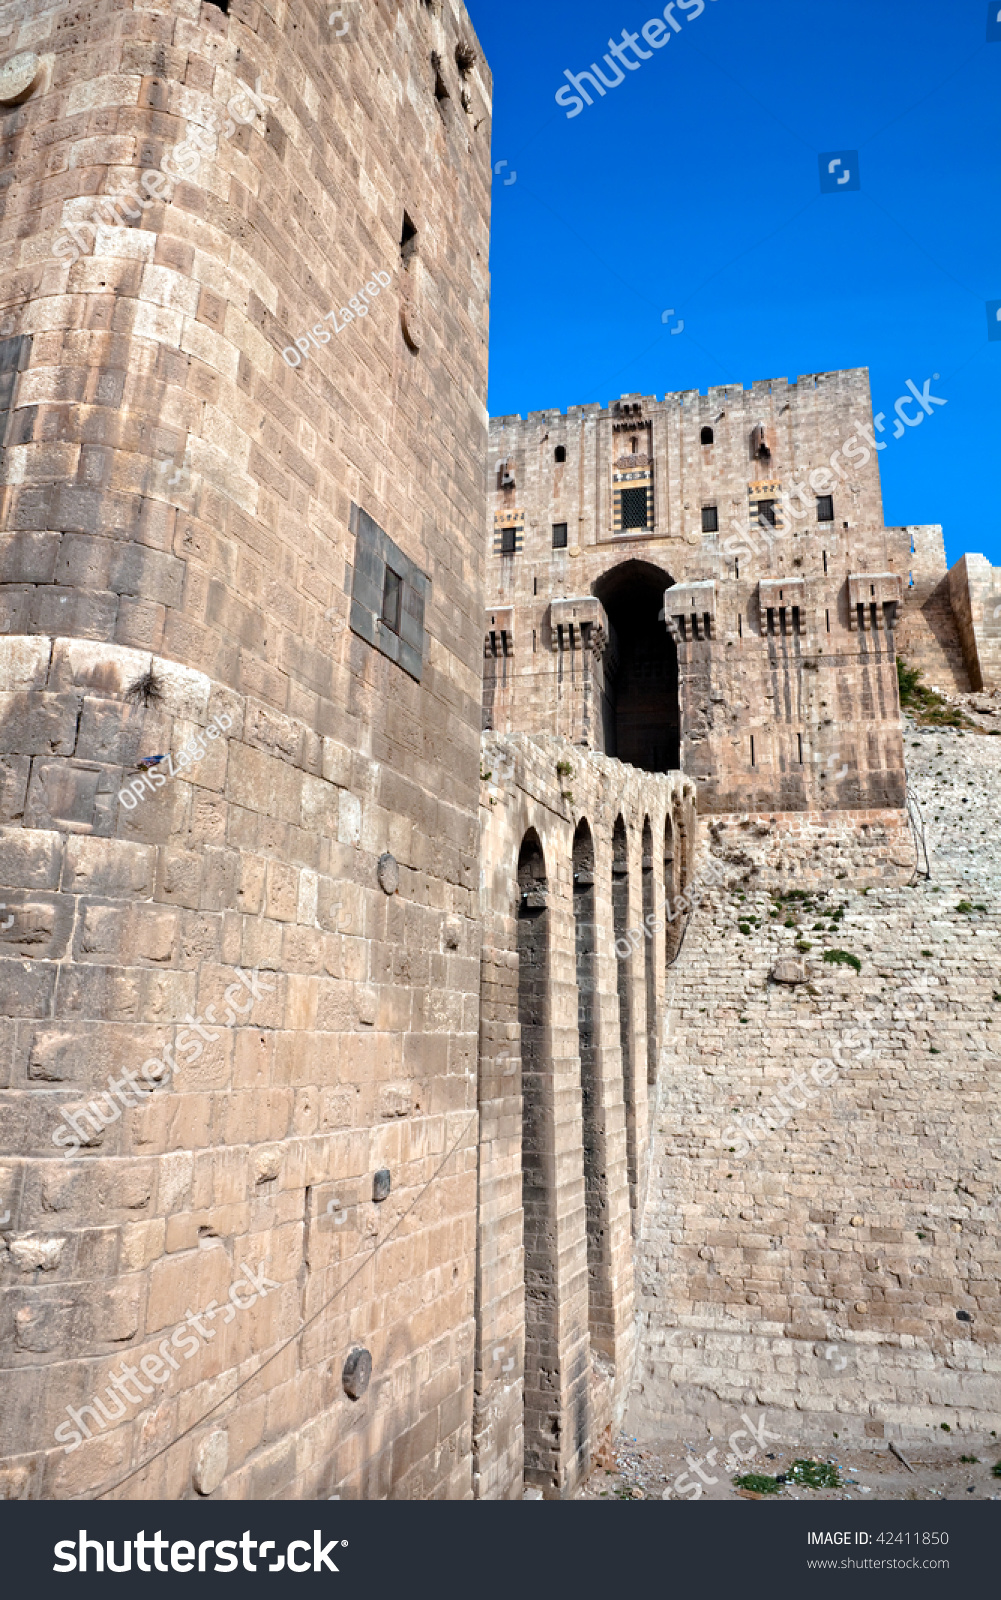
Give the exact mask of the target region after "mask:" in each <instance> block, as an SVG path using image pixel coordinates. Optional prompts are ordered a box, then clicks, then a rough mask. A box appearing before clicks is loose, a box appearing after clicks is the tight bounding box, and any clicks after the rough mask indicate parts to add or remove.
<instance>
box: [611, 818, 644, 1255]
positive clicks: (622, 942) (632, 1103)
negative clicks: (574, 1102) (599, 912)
mask: <svg viewBox="0 0 1001 1600" xmlns="http://www.w3.org/2000/svg"><path fill="white" fill-rule="evenodd" d="M612 925H613V926H612V931H613V932H614V934H615V954H616V962H615V967H616V989H617V994H618V1002H619V1043H620V1045H621V1047H622V1098H623V1100H624V1101H625V1107H626V1167H627V1169H628V1173H629V1214H630V1223H631V1226H632V1231H633V1234H634V1235H635V1233H636V1223H637V1211H636V1207H637V1205H638V1201H639V1162H638V1148H637V1139H636V1083H635V1064H634V1061H633V1008H632V976H633V974H632V941H631V940H630V938H629V937H628V935H629V928H630V904H629V841H628V838H627V835H626V825H625V823H624V822H623V820H622V818H621V816H620V817H617V818H616V821H615V828H614V831H613V833H612ZM623 950H624V951H625V952H626V953H625V954H624V955H623V956H622V959H619V956H620V953H621V952H622V951H623Z"/></svg>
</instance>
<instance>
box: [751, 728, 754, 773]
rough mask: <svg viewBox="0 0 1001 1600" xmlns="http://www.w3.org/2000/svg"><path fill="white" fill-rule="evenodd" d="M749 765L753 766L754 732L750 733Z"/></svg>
mask: <svg viewBox="0 0 1001 1600" xmlns="http://www.w3.org/2000/svg"><path fill="white" fill-rule="evenodd" d="M751 766H752V767H753V766H754V734H753V733H752V734H751Z"/></svg>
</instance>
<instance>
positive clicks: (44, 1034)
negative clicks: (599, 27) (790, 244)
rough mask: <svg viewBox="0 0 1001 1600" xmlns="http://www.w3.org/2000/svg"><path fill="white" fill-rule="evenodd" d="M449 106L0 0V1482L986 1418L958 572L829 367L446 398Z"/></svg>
mask: <svg viewBox="0 0 1001 1600" xmlns="http://www.w3.org/2000/svg"><path fill="white" fill-rule="evenodd" d="M356 10H357V11H358V12H359V15H358V16H355V11H356ZM335 15H339V13H336V14H335ZM491 96H492V85H491V79H490V74H489V70H488V67H487V64H486V63H485V62H484V60H483V55H482V51H481V49H480V47H479V44H478V42H477V39H476V36H475V33H474V30H473V29H472V27H471V25H470V21H469V18H468V15H467V14H466V12H465V10H464V8H463V6H462V5H461V4H459V3H458V0H378V3H376V0H372V4H371V5H366V7H365V8H364V14H362V8H351V14H350V18H349V19H348V28H347V32H346V33H342V32H341V31H340V30H339V29H334V28H332V27H331V24H330V21H329V0H325V3H324V4H320V3H319V0H229V4H228V5H226V4H223V3H221V0H163V3H160V4H150V3H145V0H144V3H143V4H142V5H139V4H138V3H130V0H90V3H87V4H83V5H73V6H71V5H69V4H66V3H64V0H52V3H46V4H45V5H42V4H31V5H25V4H24V0H0V123H2V130H0V131H2V140H3V166H2V174H3V176H2V180H0V185H2V186H0V196H2V214H0V610H2V616H0V719H2V720H0V1040H2V1054H0V1240H2V1244H3V1248H2V1250H0V1362H2V1374H0V1392H2V1395H3V1401H2V1404H0V1494H2V1495H4V1496H6V1497H7V1498H14V1499H18V1498H23V1499H27V1498H70V1497H76V1498H80V1499H89V1498H94V1497H96V1496H98V1495H102V1496H117V1497H121V1498H136V1499H143V1498H158V1497H162V1498H168V1499H184V1498H194V1497H196V1496H198V1497H207V1496H215V1497H217V1498H223V1499H257V1498H269V1497H281V1498H301V1499H311V1498H315V1499H325V1498H328V1497H340V1498H342V1499H347V1498H369V1499H378V1498H436V1499H446V1498H447V1499H473V1498H483V1499H515V1500H518V1499H521V1498H523V1496H525V1495H526V1494H528V1495H529V1496H531V1497H538V1496H539V1495H542V1496H543V1497H545V1498H549V1499H555V1498H569V1497H571V1496H573V1495H574V1494H575V1493H577V1492H578V1490H579V1488H580V1486H581V1484H582V1483H583V1482H584V1481H585V1480H586V1478H587V1475H588V1473H589V1471H590V1469H591V1467H592V1464H593V1462H594V1460H595V1458H596V1456H597V1455H598V1454H599V1452H601V1451H602V1450H603V1449H604V1448H606V1447H607V1443H608V1440H609V1437H610V1435H611V1433H612V1432H613V1431H614V1429H615V1428H617V1427H618V1426H619V1425H620V1424H621V1422H622V1421H623V1418H624V1417H628V1419H629V1421H630V1426H633V1427H635V1428H637V1429H642V1430H644V1431H645V1432H646V1434H647V1435H648V1436H660V1437H674V1436H682V1435H683V1434H684V1431H685V1429H686V1428H688V1427H691V1426H692V1421H693V1419H695V1420H698V1421H700V1422H702V1423H712V1422H714V1421H715V1419H716V1418H717V1417H718V1415H719V1414H720V1413H721V1412H723V1411H725V1410H726V1408H727V1407H728V1406H730V1404H731V1402H732V1403H733V1404H735V1405H737V1404H739V1405H745V1406H746V1405H748V1404H751V1403H752V1402H753V1403H756V1404H758V1403H760V1404H767V1405H769V1406H774V1407H777V1408H784V1409H785V1410H786V1411H787V1412H788V1413H789V1414H790V1415H793V1414H795V1415H796V1416H797V1417H799V1418H801V1419H803V1426H804V1427H806V1428H807V1429H808V1431H809V1430H812V1433H813V1434H815V1435H816V1437H817V1438H818V1439H820V1438H822V1437H824V1438H826V1436H827V1435H826V1433H825V1431H824V1430H825V1429H826V1428H827V1427H828V1425H829V1423H830V1418H831V1414H832V1412H834V1411H837V1412H838V1413H839V1414H842V1413H843V1415H844V1418H845V1422H844V1433H845V1436H846V1437H847V1436H849V1435H851V1434H852V1433H853V1431H854V1432H855V1433H857V1434H858V1436H859V1437H860V1438H861V1439H865V1440H869V1441H870V1442H871V1443H872V1444H873V1446H874V1447H875V1446H876V1445H877V1444H878V1442H879V1441H880V1440H884V1441H885V1440H886V1439H889V1438H899V1439H904V1440H906V1439H908V1438H910V1437H913V1436H915V1435H917V1436H921V1435H922V1431H924V1432H927V1430H929V1429H931V1428H937V1427H939V1425H940V1423H941V1421H942V1420H943V1415H945V1414H946V1413H947V1415H948V1418H949V1419H950V1421H951V1425H952V1426H953V1428H954V1429H955V1430H957V1431H958V1432H962V1431H963V1430H964V1429H978V1428H979V1429H985V1428H989V1427H994V1428H996V1429H1001V1418H999V1417H998V1393H999V1389H998V1372H999V1370H1001V1363H999V1359H998V1312H999V1303H998V1289H997V1271H998V1257H997V1221H998V1215H997V1208H998V1202H999V1182H998V1166H997V1163H998V1161H999V1159H1001V1141H999V1135H998V1124H997V1112H998V1106H997V1096H998V1086H997V1051H998V1039H997V1028H996V1023H995V1012H996V999H997V992H998V988H999V984H1001V979H999V974H998V953H997V949H996V934H997V928H996V922H997V918H996V910H995V906H996V896H997V891H998V884H997V883H996V882H995V878H996V876H997V869H996V863H995V862H994V854H995V851H994V846H993V844H992V843H991V841H992V840H993V834H994V829H993V826H992V824H993V819H994V815H995V814H996V783H997V772H996V767H997V762H996V760H995V753H996V747H995V746H993V744H992V743H991V741H990V739H989V738H988V737H987V733H988V732H989V731H994V729H993V727H992V725H991V719H992V718H993V717H995V716H996V715H997V706H998V704H999V703H1001V702H997V701H996V700H995V699H994V697H993V693H992V691H994V690H995V689H997V688H999V687H1001V627H999V618H1001V570H999V569H993V568H991V567H990V566H989V565H988V563H987V562H986V560H985V559H984V558H983V557H982V556H976V555H968V556H964V557H963V558H962V559H961V560H960V561H959V562H958V563H957V564H956V565H954V566H953V568H952V570H951V571H949V570H947V567H946V560H945V548H944V541H943V535H942V530H941V529H940V528H937V527H908V528H886V527H885V526H884V524H883V511H882V499H881V493H880V482H879V471H878V449H877V446H878V444H879V443H880V441H879V438H878V432H874V431H873V430H874V427H878V424H876V423H874V419H873V416H872V406H871V400H870V395H869V384H868V375H867V372H866V371H865V370H864V369H859V370H855V371H849V372H834V373H817V374H812V375H810V376H808V377H801V378H800V379H799V380H798V381H797V382H795V383H790V382H788V381H787V380H785V379H775V380H771V381H765V382H761V383H755V384H754V385H753V387H752V388H751V389H750V390H744V389H742V388H740V387H739V386H736V385H729V386H726V387H722V388H714V389H710V390H709V391H708V393H707V394H706V395H702V394H699V393H686V394H684V395H668V396H666V397H664V398H663V399H659V400H658V399H655V398H652V397H643V396H639V395H628V396H623V397H622V398H621V399H620V400H619V401H617V402H615V403H614V404H613V405H612V406H610V407H609V408H607V409H602V408H601V407H599V406H598V405H594V404H588V405H582V406H578V407H572V408H571V409H570V410H569V412H568V413H567V414H566V415H564V414H562V413H560V412H559V411H547V412H542V413H533V414H532V415H531V416H529V417H528V419H527V420H526V421H522V420H521V419H520V418H518V417H507V418H498V419H495V420H493V421H490V419H489V418H488V416H487V410H486V394H487V353H488V312H489V288H490V284H489V243H490V235H489V225H490V183H491V164H490V155H491V152H490V135H491V116H492V100H491ZM387 279H388V282H387ZM296 358H298V359H296ZM995 611H997V613H998V617H995ZM898 654H899V655H901V656H902V657H903V658H904V659H905V660H906V661H907V662H908V664H909V665H911V666H913V667H918V668H920V669H921V670H922V671H923V673H924V681H925V683H926V684H927V685H929V686H933V687H936V688H937V689H939V690H941V691H942V692H943V693H944V694H946V695H948V696H951V697H952V699H953V701H954V702H955V703H956V704H959V703H960V700H961V703H962V705H963V706H964V707H965V715H966V726H965V728H964V729H963V730H959V729H948V730H944V729H938V728H929V727H923V728H921V727H918V726H915V727H914V728H910V729H909V730H908V731H907V732H906V733H905V731H904V723H903V722H902V718H901V709H900V699H899V694H898V679H897V667H896V660H895V658H896V656H897V655H898ZM971 692H972V697H971ZM977 696H980V697H981V698H980V699H979V700H978V699H977ZM960 741H965V742H964V743H961V742H960ZM939 750H941V752H942V754H941V757H940V756H939V755H938V754H937V752H939ZM933 751H934V752H936V754H934V755H932V752H933ZM947 766H948V771H949V773H950V774H953V776H951V777H950V778H948V780H947V779H946V777H945V776H943V774H944V773H945V771H946V767H947ZM961 768H962V777H960V769H961ZM947 781H948V782H949V783H952V784H953V785H954V786H955V785H958V784H960V782H961V783H962V785H963V786H964V787H969V790H970V792H969V794H963V795H960V793H959V790H958V788H956V787H954V788H952V789H950V790H949V792H948V795H947V794H946V792H945V788H944V785H945V784H946V782H947ZM940 783H941V784H942V785H943V787H942V788H941V789H940V788H936V785H938V784H940ZM962 800H968V801H969V805H968V807H967V808H966V809H968V810H969V811H970V813H971V814H972V816H973V817H974V818H979V819H980V820H978V821H974V822H972V823H971V822H968V823H966V824H965V825H964V824H963V823H962V822H961V821H958V820H957V819H958V818H959V817H960V814H961V810H960V808H961V802H962ZM922 819H923V821H922ZM922 826H923V827H924V829H925V833H924V838H923V841H922V838H921V828H922ZM985 840H986V842H985ZM925 844H928V845H930V852H931V877H930V878H928V877H926V876H923V874H924V872H925V861H924V857H923V855H922V853H921V850H922V848H923V846H924V845H925ZM974 851H976V855H974V853H973V852H974ZM988 902H989V903H988ZM827 951H830V952H831V953H832V954H833V956H834V962H833V964H832V963H831V962H830V961H827V962H825V961H824V960H823V959H822V958H823V956H824V954H825V952H827ZM832 1342H833V1343H835V1344H836V1345H837V1346H838V1349H839V1350H840V1349H842V1348H844V1349H845V1350H848V1351H849V1352H850V1361H849V1360H848V1359H847V1358H846V1364H845V1367H844V1368H837V1369H836V1368H835V1366H834V1364H833V1363H832V1362H830V1361H829V1360H827V1358H826V1355H825V1354H824V1352H825V1350H826V1349H827V1348H829V1347H830V1345H831V1343H832ZM818 1351H819V1352H820V1354H818Z"/></svg>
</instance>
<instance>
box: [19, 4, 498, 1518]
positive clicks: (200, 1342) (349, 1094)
mask: <svg viewBox="0 0 1001 1600" xmlns="http://www.w3.org/2000/svg"><path fill="white" fill-rule="evenodd" d="M330 10H331V8H330V6H329V4H322V5H321V4H320V3H319V0H229V4H228V5H227V4H225V3H222V0H204V3H203V0H163V3H162V4H159V5H143V6H142V7H140V6H138V5H137V6H135V7H133V6H132V5H131V4H122V3H119V0H94V3H93V4H90V5H88V6H86V7H84V8H80V7H78V6H70V5H69V4H56V5H50V6H48V7H45V8H41V9H40V8H37V7H30V8H25V7H23V6H22V5H19V4H18V5H15V4H6V5H3V6H2V7H0V41H2V46H3V60H4V61H6V63H7V65H6V67H4V70H3V73H2V74H0V91H2V93H3V94H4V95H6V96H7V98H6V100H5V101H4V102H3V103H2V105H0V112H2V119H3V134H4V138H5V141H6V144H7V149H8V152H9V155H10V164H8V166H7V167H6V169H5V170H6V172H7V173H8V174H12V175H13V176H12V177H10V176H9V177H8V179H7V183H6V186H5V189H4V196H5V206H6V210H5V220H4V222H3V231H2V256H3V266H4V271H3V275H2V280H0V406H2V409H0V428H2V432H0V445H2V446H3V454H2V462H3V482H4V485H5V487H4V488H3V499H2V530H3V531H2V536H0V549H2V555H3V571H2V578H3V588H2V592H0V598H2V605H3V620H2V630H3V633H2V639H0V663H2V671H3V676H4V683H3V690H4V694H3V709H2V715H3V728H2V735H3V746H2V748H3V750H4V752H5V753H4V756H3V758H2V765H0V772H2V778H3V787H2V804H3V831H2V838H0V849H2V857H3V865H2V887H0V896H2V899H3V901H4V906H3V910H2V913H0V921H2V933H0V938H2V943H3V960H2V963H0V993H2V1007H0V1010H2V1013H3V1016H4V1019H5V1020H4V1021H3V1024H2V1027H3V1039H4V1058H3V1068H2V1072H3V1076H2V1078H0V1084H2V1089H3V1092H2V1097H0V1107H2V1119H3V1149H4V1151H5V1155H4V1159H3V1161H2V1165H0V1184H2V1188H0V1216H3V1217H4V1229H3V1238H4V1240H5V1243H6V1248H5V1250H4V1251H3V1256H2V1263H3V1265H2V1272H3V1278H4V1285H5V1288H6V1291H7V1293H6V1296H5V1306H6V1311H5V1316H4V1322H3V1334H2V1337H3V1352H4V1353H3V1364H4V1367H5V1369H6V1370H5V1373H4V1376H3V1379H2V1383H3V1388H4V1393H5V1404H4V1407H3V1424H2V1428H3V1432H2V1437H0V1453H2V1455H3V1457H4V1458H5V1471H6V1473H7V1478H6V1483H7V1489H8V1492H12V1493H14V1494H15V1495H21V1494H29V1495H32V1496H68V1495H79V1496H83V1497H88V1496H91V1495H94V1494H97V1493H108V1492H110V1493H116V1494H121V1495H126V1496H128V1495H132V1496H143V1497H149V1496H154V1497H155V1496H167V1497H170V1498H175V1497H179V1496H180V1497H183V1496H185V1495H190V1494H192V1493H194V1492H196V1491H197V1492H199V1493H210V1492H218V1493H219V1494H221V1495H223V1496H225V1497H230V1498H236V1497H249V1498H257V1497H261V1496H269V1495H296V1496H303V1497H310V1496H321V1497H322V1496H328V1495H333V1494H341V1495H342V1496H363V1497H370V1498H374V1497H379V1496H382V1495H395V1496H408V1497H421V1496H425V1495H445V1496H449V1497H456V1496H458V1497H462V1496H464V1495H468V1494H469V1493H470V1418H471V1414H472V1342H473V1341H472V1334H473V1312H474V1304H473V1271H474V1249H475V1235H474V1222H475V1182H476V1150H475V1145H476V1127H475V1113H476V1086H475V1064H476V1034H477V1005H478V957H479V934H478V928H479V923H478V910H477V901H476V894H477V838H478V821H477V813H478V804H479V783H478V760H479V722H480V709H479V700H480V671H481V660H482V615H483V590H482V571H483V563H482V559H481V550H482V526H483V516H484V468H483V462H484V458H485V452H486V411H485V396H486V365H487V306H488V277H487V272H488V227H489V220H488V219H489V180H490V167H489V149H490V116H491V84H490V78H489V74H488V72H487V69H486V66H485V64H484V62H483V59H482V54H481V52H480V51H479V48H478V46H477V42H476V39H475V37H474V34H473V30H472V28H471V26H470V23H469V19H468V16H467V15H466V12H465V10H464V9H463V7H462V5H461V4H460V3H457V0H444V4H439V3H435V4H429V3H426V0H400V3H397V0H378V3H377V0H372V3H371V4H366V5H365V6H364V7H358V6H350V5H349V6H345V7H343V8H342V9H341V11H339V12H336V13H334V14H333V16H330V19H329V21H328V15H329V13H330ZM12 58H14V59H13V60H12ZM436 1175H437V1176H436ZM432 1179H434V1180H435V1181H434V1184H433V1186H432V1189H431V1190H430V1191H429V1192H428V1196H426V1197H425V1198H423V1199H422V1195H424V1191H425V1188H426V1186H427V1185H428V1184H429V1183H431V1181H432ZM404 1213H409V1214H408V1215H407V1217H406V1221H404V1220H403V1218H404ZM5 1214H6V1215H5ZM380 1243H384V1244H385V1248H383V1249H381V1250H380V1251H379V1252H378V1254H377V1255H373V1248H374V1246H375V1245H377V1244H380ZM248 1274H249V1278H248ZM349 1281H351V1282H352V1285H353V1286H352V1288H351V1290H350V1292H349V1293H347V1294H345V1293H344V1289H345V1285H346V1284H347V1283H348V1282H349ZM220 1307H223V1308H224V1310H223V1311H220V1310H219V1308H220ZM185 1328H187V1330H188V1331H187V1332H185V1331H184V1329H185ZM289 1340H292V1341H293V1342H292V1343H288V1341H289ZM123 1366H125V1367H126V1368H127V1369H129V1370H131V1371H133V1372H136V1373H137V1374H138V1377H137V1378H128V1377H127V1376H125V1377H123V1376H122V1375H121V1369H122V1367H123ZM119 1385H120V1386H119ZM126 1394H127V1395H128V1396H129V1398H128V1399H126V1398H125V1396H126ZM219 1402H222V1403H221V1405H220V1404H218V1403H219ZM207 1413H212V1414H211V1418H210V1420H204V1419H205V1417H206V1414H207ZM57 1430H58V1442H57ZM147 1462H149V1463H150V1464H149V1465H148V1466H147V1465H144V1463H147Z"/></svg>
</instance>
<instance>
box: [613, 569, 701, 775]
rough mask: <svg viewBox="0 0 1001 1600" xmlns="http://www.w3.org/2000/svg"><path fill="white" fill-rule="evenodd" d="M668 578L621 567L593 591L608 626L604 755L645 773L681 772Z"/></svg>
mask: <svg viewBox="0 0 1001 1600" xmlns="http://www.w3.org/2000/svg"><path fill="white" fill-rule="evenodd" d="M673 582H674V579H673V578H672V577H671V575H670V573H668V572H665V571H664V570H663V568H662V567H655V566H653V565H652V564H651V563H650V562H648V561H624V562H622V564H621V565H620V566H617V567H613V568H612V570H611V571H610V572H606V573H605V575H604V576H603V577H602V578H599V579H598V582H597V583H596V584H595V586H594V592H595V594H596V595H597V597H598V599H599V600H600V601H601V603H602V605H603V606H604V608H605V613H606V615H607V617H608V621H609V624H610V640H609V644H610V649H609V650H608V652H607V654H606V670H605V688H604V694H603V697H602V727H603V732H604V750H605V754H606V755H610V756H618V758H619V760H620V761H627V762H628V763H629V764H630V766H633V767H639V768H641V770H642V771H644V772H677V771H678V769H679V768H680V766H681V731H680V730H681V717H680V709H679V701H678V652H677V650H676V649H675V645H674V640H673V639H672V638H671V636H670V634H669V633H668V631H667V628H666V627H665V625H664V590H665V589H667V588H669V587H670V586H671V584H672V583H673Z"/></svg>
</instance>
